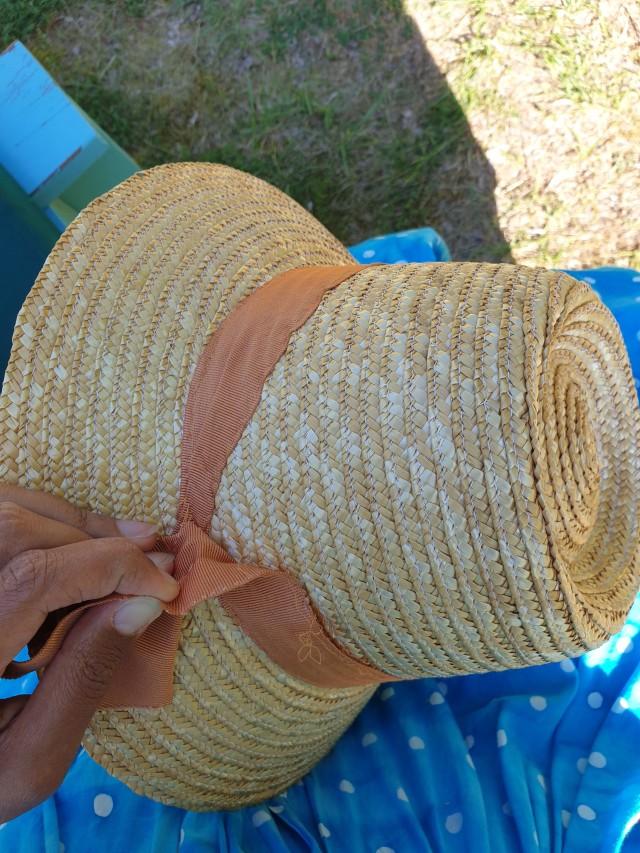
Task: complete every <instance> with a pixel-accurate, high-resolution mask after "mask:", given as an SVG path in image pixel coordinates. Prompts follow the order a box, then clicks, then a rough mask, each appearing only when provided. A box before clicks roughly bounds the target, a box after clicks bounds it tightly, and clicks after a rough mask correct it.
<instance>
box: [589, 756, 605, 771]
mask: <svg viewBox="0 0 640 853" xmlns="http://www.w3.org/2000/svg"><path fill="white" fill-rule="evenodd" d="M589 764H590V765H591V766H592V767H598V768H600V767H606V766H607V759H606V758H605V757H604V755H603V754H602V753H601V752H592V753H591V755H590V756H589Z"/></svg>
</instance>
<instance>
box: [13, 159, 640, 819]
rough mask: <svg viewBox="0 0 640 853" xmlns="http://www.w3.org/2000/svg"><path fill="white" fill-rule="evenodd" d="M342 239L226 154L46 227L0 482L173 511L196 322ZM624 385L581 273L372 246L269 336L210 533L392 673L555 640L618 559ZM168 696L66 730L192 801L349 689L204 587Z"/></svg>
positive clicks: (632, 416) (582, 643) (233, 796)
mask: <svg viewBox="0 0 640 853" xmlns="http://www.w3.org/2000/svg"><path fill="white" fill-rule="evenodd" d="M349 260H350V256H349V255H348V253H347V252H346V251H345V250H344V249H343V248H342V247H341V246H340V245H339V244H338V243H337V242H336V241H335V240H334V238H332V237H331V235H329V234H328V233H327V232H326V231H325V230H324V229H323V228H322V227H321V226H320V225H319V224H318V223H317V222H316V221H315V220H314V219H313V218H312V217H311V216H309V215H308V214H307V213H306V212H305V211H303V210H302V209H301V208H299V207H298V206H297V205H295V204H294V203H293V202H291V201H290V200H289V199H287V198H286V197H285V196H283V195H282V194H281V193H279V192H278V191H277V190H274V189H273V188H270V187H267V185H265V184H263V183H262V182H260V181H257V180H255V179H253V178H250V177H249V176H246V175H242V174H241V173H238V172H234V171H232V170H229V169H226V168H223V167H213V166H208V165H205V164H191V165H179V166H169V167H160V168H158V169H155V170H152V171H151V172H148V173H142V174H141V175H138V176H136V177H134V178H133V179H131V180H130V181H127V182H126V183H125V184H123V185H121V187H119V188H117V189H116V190H114V191H113V192H112V193H110V194H108V195H107V196H106V197H103V198H102V199H99V200H97V201H96V202H94V204H93V205H91V206H90V208H89V209H88V211H86V212H85V213H84V214H83V215H81V217H80V218H79V219H78V220H76V222H75V223H74V224H73V225H72V226H71V227H70V228H69V229H68V231H67V232H66V234H65V235H64V236H63V238H62V239H61V241H60V243H59V244H58V246H57V247H56V249H55V250H54V252H53V253H52V256H51V257H50V258H49V260H48V262H47V265H46V266H45V268H44V270H43V272H42V273H41V275H40V278H39V280H38V285H37V286H36V288H34V290H33V291H32V293H31V294H30V296H29V298H28V300H27V304H26V306H25V308H24V309H23V312H22V314H21V317H20V320H19V324H18V332H17V334H16V337H15V338H14V349H13V355H12V361H11V364H10V368H9V371H8V374H7V380H6V383H5V386H4V388H3V396H2V400H1V402H0V409H1V412H2V433H3V448H4V451H3V460H2V462H3V464H2V467H0V476H2V477H3V478H4V479H5V480H8V481H10V482H16V483H21V484H23V485H27V486H30V487H33V488H45V489H47V490H50V491H54V492H56V493H59V494H63V495H65V496H67V497H70V498H72V499H74V500H75V501H76V502H77V503H79V504H80V505H83V506H87V507H90V508H91V509H93V510H94V511H97V512H103V513H108V514H112V515H116V516H118V517H126V518H139V519H142V518H144V519H147V520H152V521H155V522H157V523H158V525H159V526H160V527H161V528H162V529H163V530H166V531H170V530H171V529H172V526H173V523H174V521H175V516H176V511H177V504H178V493H179V477H178V473H179V470H180V443H181V423H182V416H183V411H184V406H185V403H186V394H187V391H188V388H189V382H190V380H191V377H192V375H193V372H194V370H195V367H196V363H197V359H198V357H199V354H200V352H201V351H202V349H203V346H204V344H205V342H206V340H207V339H208V337H209V336H210V334H211V333H212V331H213V330H214V329H215V328H216V326H217V325H218V324H219V322H220V321H221V320H222V319H223V318H224V317H225V316H227V315H228V314H229V313H230V312H231V311H232V310H233V308H234V307H235V306H236V305H237V304H238V303H239V302H240V301H241V300H242V299H243V298H244V297H245V296H246V295H248V294H249V293H250V292H251V291H252V290H253V289H254V288H255V287H258V286H260V285H261V284H263V283H264V282H266V281H268V280H269V279H270V278H271V277H272V276H274V275H276V274H277V273H279V272H283V271H284V270H286V269H290V268H291V267H295V266H301V265H306V264H341V263H346V262H348V261H349ZM638 429H639V427H638V414H637V402H636V398H635V390H634V387H633V381H632V377H631V373H630V368H629V364H628V360H627V357H626V353H625V351H624V347H623V344H622V340H621V337H620V333H619V330H618V327H617V325H616V324H615V321H614V320H613V318H612V317H611V315H610V313H609V312H608V311H607V309H606V308H605V307H604V306H603V305H602V303H601V302H600V301H599V300H598V299H597V297H596V296H595V295H594V294H593V292H592V291H591V290H590V289H589V288H588V287H587V286H586V285H582V284H578V283H577V282H575V281H573V280H572V279H571V278H570V277H568V276H566V275H563V274H560V273H552V272H548V271H544V270H538V269H535V270H533V269H527V268H524V267H512V266H494V265H489V264H424V265H409V264H407V265H397V266H393V267H383V268H379V267H373V268H371V269H369V270H365V271H363V272H361V273H359V274H358V275H357V276H355V277H353V278H352V279H350V280H349V281H348V282H346V283H345V284H343V285H341V286H340V287H338V288H337V289H336V290H334V291H332V292H330V293H329V294H328V295H327V296H326V297H325V298H324V299H323V301H322V303H321V305H320V308H319V309H318V311H317V312H316V313H315V314H314V315H313V317H312V318H311V319H310V320H309V321H308V322H307V323H306V324H305V326H304V327H303V328H302V329H301V330H299V331H298V332H296V333H295V334H294V336H293V337H292V339H291V342H290V346H289V348H288V350H287V352H286V354H285V356H284V357H283V358H282V359H281V360H280V362H279V363H278V365H277V366H276V369H275V370H274V372H273V374H272V375H271V376H270V377H269V379H268V380H267V383H266V384H265V389H264V393H263V396H262V400H261V403H260V405H259V407H258V409H257V411H256V413H255V415H254V417H253V419H252V421H251V423H250V424H249V426H248V427H247V429H246V431H245V433H244V435H243V437H242V439H241V441H240V442H239V444H238V446H237V447H236V449H235V451H234V452H233V454H232V455H231V457H230V459H229V462H228V465H227V467H226V470H225V474H224V476H223V480H222V482H221V485H220V488H219V491H218V498H217V509H216V515H215V517H214V520H213V525H212V531H211V532H212V535H213V536H214V538H215V539H216V540H217V541H219V542H221V543H222V544H223V545H224V546H225V547H226V548H227V549H228V550H229V552H230V553H231V554H232V556H234V557H235V558H236V559H238V560H242V561H244V562H253V563H259V564H261V565H265V566H268V567H274V568H275V567H276V566H277V565H279V564H284V565H285V566H286V567H287V569H288V570H289V571H290V572H291V573H292V574H294V575H296V576H297V577H298V578H299V579H300V580H301V581H302V583H303V584H304V585H305V587H306V589H307V590H308V593H309V595H310V597H311V599H312V601H313V602H314V604H315V605H316V607H317V608H318V610H319V611H320V612H321V613H322V614H323V618H324V620H325V624H326V627H327V629H328V630H329V632H330V633H331V634H332V635H333V636H334V637H335V639H336V640H337V641H338V642H340V643H341V644H343V645H344V646H346V647H347V648H348V649H349V651H350V652H351V653H352V654H353V655H355V656H356V657H358V658H360V659H366V660H368V661H370V662H371V663H373V664H374V665H375V666H377V667H379V668H381V669H383V670H386V671H387V672H389V673H391V674H394V675H397V676H401V677H406V678H416V677H421V676H425V675H451V674H456V673H465V672H481V671H488V670H498V669H504V668H509V667H516V666H526V665H529V664H533V663H542V662H545V661H550V660H558V659H560V658H562V657H564V656H567V655H575V654H579V653H580V652H581V651H583V650H584V649H585V648H590V647H593V646H595V645H598V644H600V643H601V642H603V641H604V640H605V639H607V637H608V636H609V635H610V634H611V633H613V632H614V631H616V630H617V629H618V628H619V626H620V625H621V623H622V621H623V619H624V616H625V615H626V612H627V610H628V608H629V606H630V603H631V601H632V600H633V597H634V595H635V593H636V591H637V587H638V508H639V507H638V502H639V499H640V483H639V476H640V474H639V471H638V463H637V462H636V461H635V458H634V450H635V447H636V445H637V441H638ZM174 683H175V700H174V703H173V704H172V705H170V706H168V707H166V708H163V709H161V710H132V711H113V712H108V713H100V714H97V715H96V716H95V717H94V719H93V721H92V724H91V727H90V728H89V730H88V732H87V734H86V737H85V747H86V748H87V750H88V751H89V752H90V754H91V755H93V757H95V758H96V760H98V761H99V762H100V763H101V764H102V765H103V766H105V767H106V768H107V770H108V771H109V772H110V773H112V774H113V775H115V776H117V777H118V778H120V779H122V780H123V781H124V782H126V784H128V785H130V787H132V788H133V789H134V790H136V791H138V792H139V793H144V794H146V795H147V796H150V797H152V798H154V799H158V800H161V801H163V802H166V803H170V804H173V805H178V806H181V807H183V808H189V809H194V810H199V809H215V808H233V807H238V806H241V805H245V804H248V803H251V802H258V801H260V800H262V799H264V798H265V797H266V796H269V795H270V794H273V793H275V792H277V791H280V790H282V789H284V788H285V787H286V786H287V785H288V784H290V783H291V782H293V781H294V780H295V779H297V778H299V777H300V776H301V775H303V774H304V773H305V772H306V771H307V770H308V769H309V768H310V767H312V766H313V764H315V763H316V762H317V761H318V760H319V758H320V757H322V755H324V754H325V753H326V752H327V751H328V749H330V747H331V745H332V744H333V743H334V742H335V740H336V739H337V738H338V737H339V735H340V734H341V733H342V731H343V730H344V729H345V728H346V726H347V725H349V723H350V722H351V720H352V719H353V718H354V717H355V715H356V714H357V713H358V711H359V710H360V708H361V707H362V706H363V705H364V703H365V702H366V701H367V700H368V698H369V696H370V695H371V692H372V691H371V690H370V689H368V688H367V689H360V688H353V689H349V690H323V689H320V688H314V687H311V686H309V685H306V684H302V683H301V682H299V681H297V680H296V679H294V678H291V677H290V676H288V675H286V674H285V673H283V672H281V671H280V670H279V669H278V668H277V667H275V666H274V665H273V664H271V662H270V661H269V660H268V658H267V657H266V656H265V655H264V653H263V652H261V651H260V650H259V649H257V648H256V647H255V646H254V644H253V643H252V642H251V641H249V640H248V639H247V638H246V637H245V636H244V635H243V634H242V632H241V631H239V629H238V628H237V627H236V626H235V625H234V623H233V622H232V620H231V619H229V618H228V617H227V616H226V614H225V612H224V611H223V609H222V608H221V607H220V605H218V604H217V602H215V601H213V602H203V603H202V604H200V605H198V606H197V607H196V608H195V609H194V610H193V611H192V612H191V613H190V614H189V615H188V616H187V617H185V620H184V625H183V632H182V640H181V646H180V651H179V654H178V658H177V661H176V669H175V680H174Z"/></svg>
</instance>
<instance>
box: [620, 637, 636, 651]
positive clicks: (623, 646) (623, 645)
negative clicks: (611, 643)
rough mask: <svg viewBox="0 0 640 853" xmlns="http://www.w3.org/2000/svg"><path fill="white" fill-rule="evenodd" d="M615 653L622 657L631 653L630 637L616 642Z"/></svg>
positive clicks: (631, 641)
mask: <svg viewBox="0 0 640 853" xmlns="http://www.w3.org/2000/svg"><path fill="white" fill-rule="evenodd" d="M616 651H617V652H618V654H619V655H624V654H627V653H628V652H631V651H633V640H632V639H631V637H620V638H619V639H618V640H617V641H616Z"/></svg>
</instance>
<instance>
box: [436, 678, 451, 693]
mask: <svg viewBox="0 0 640 853" xmlns="http://www.w3.org/2000/svg"><path fill="white" fill-rule="evenodd" d="M448 689H449V686H448V684H447V683H446V681H439V682H438V690H439V691H440V693H442V695H443V696H446V695H447V690H448Z"/></svg>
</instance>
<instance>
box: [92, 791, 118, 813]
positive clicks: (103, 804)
mask: <svg viewBox="0 0 640 853" xmlns="http://www.w3.org/2000/svg"><path fill="white" fill-rule="evenodd" d="M93 810H94V812H95V813H96V814H97V815H98V817H109V815H110V814H111V812H112V811H113V799H112V798H111V797H110V796H109V794H98V796H97V797H96V798H95V800H94V801H93Z"/></svg>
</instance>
